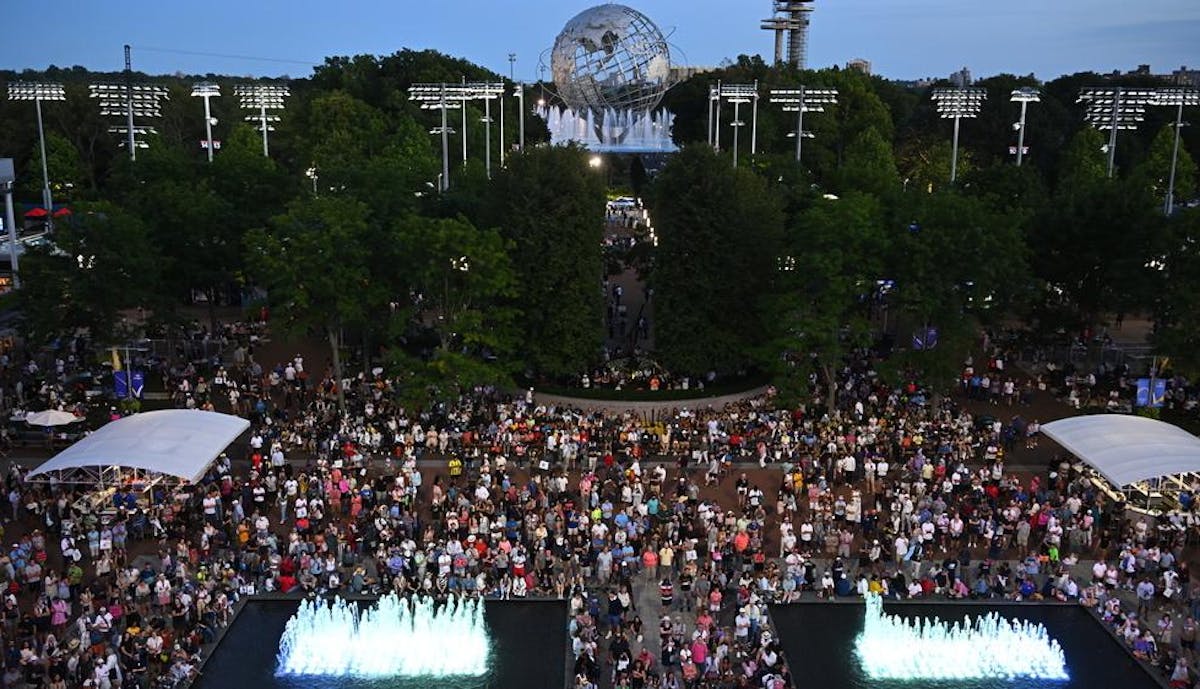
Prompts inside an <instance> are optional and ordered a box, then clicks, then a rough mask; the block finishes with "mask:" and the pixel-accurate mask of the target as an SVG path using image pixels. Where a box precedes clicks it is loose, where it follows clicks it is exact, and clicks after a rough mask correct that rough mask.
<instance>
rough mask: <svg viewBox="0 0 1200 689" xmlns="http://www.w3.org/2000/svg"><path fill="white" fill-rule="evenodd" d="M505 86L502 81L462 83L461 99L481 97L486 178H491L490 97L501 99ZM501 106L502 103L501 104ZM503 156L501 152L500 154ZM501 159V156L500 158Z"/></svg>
mask: <svg viewBox="0 0 1200 689" xmlns="http://www.w3.org/2000/svg"><path fill="white" fill-rule="evenodd" d="M507 90H508V89H506V88H505V86H504V84H503V83H502V82H478V83H470V84H467V83H464V84H463V85H462V95H461V97H462V98H463V100H477V99H483V117H482V118H481V119H480V120H479V121H480V122H483V123H484V125H485V126H486V127H487V131H485V132H484V151H485V153H484V165H485V166H486V168H487V176H488V179H491V178H492V99H493V98H501V99H503V97H504V93H505V91H507ZM501 107H502V108H503V105H501ZM463 126H464V127H466V109H465V108H464V112H463ZM501 156H503V154H501ZM466 159H467V137H466V132H465V130H464V133H463V160H464V161H465V160H466ZM502 159H503V158H502Z"/></svg>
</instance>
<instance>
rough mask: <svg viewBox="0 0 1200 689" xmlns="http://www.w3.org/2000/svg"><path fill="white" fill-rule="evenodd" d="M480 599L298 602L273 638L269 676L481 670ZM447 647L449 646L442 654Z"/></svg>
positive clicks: (485, 648) (484, 657)
mask: <svg viewBox="0 0 1200 689" xmlns="http://www.w3.org/2000/svg"><path fill="white" fill-rule="evenodd" d="M483 610H484V604H483V602H482V601H480V600H478V599H475V600H464V599H458V600H457V601H455V600H451V601H450V603H449V604H447V605H445V606H443V607H441V608H439V609H437V611H436V612H435V610H434V604H433V601H432V600H430V599H417V600H413V601H409V600H408V599H405V598H400V597H398V596H396V595H394V594H389V595H387V596H384V597H383V598H380V599H379V602H378V603H377V604H376V605H373V606H371V607H369V608H366V609H364V610H361V611H360V609H359V606H358V604H357V603H354V602H352V601H346V600H343V599H341V598H338V599H336V600H334V601H333V603H331V604H330V603H326V602H324V601H321V600H306V601H304V602H303V603H301V605H300V609H299V610H297V611H296V614H295V615H293V616H292V618H291V619H290V620H288V623H287V626H286V627H285V628H284V630H283V636H282V637H281V638H280V640H279V666H278V668H277V669H276V672H275V674H276V675H304V676H312V675H321V676H329V677H355V678H363V679H369V678H384V677H452V676H480V675H484V674H487V669H488V654H489V652H490V643H489V641H488V633H487V625H486V623H485V621H484V619H483ZM448 649H453V652H452V653H451V652H448Z"/></svg>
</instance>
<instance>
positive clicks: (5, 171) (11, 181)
mask: <svg viewBox="0 0 1200 689" xmlns="http://www.w3.org/2000/svg"><path fill="white" fill-rule="evenodd" d="M16 183H17V175H16V170H15V169H14V168H13V161H12V158H0V191H3V192H4V226H5V228H6V229H8V264H9V267H10V268H12V286H13V289H17V288H18V287H20V286H21V281H20V278H19V277H17V260H18V259H17V219H16V217H15V216H14V214H13V197H12V192H13V186H15V185H16Z"/></svg>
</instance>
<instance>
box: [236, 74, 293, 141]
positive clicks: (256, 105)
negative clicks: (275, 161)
mask: <svg viewBox="0 0 1200 689" xmlns="http://www.w3.org/2000/svg"><path fill="white" fill-rule="evenodd" d="M233 95H235V96H237V97H238V102H239V103H240V104H241V106H242V108H243V109H244V110H250V111H252V112H255V111H257V114H250V115H247V116H246V121H247V122H255V121H257V122H258V128H259V129H260V130H261V131H262V141H263V157H267V156H268V155H270V150H271V149H270V142H269V141H268V136H267V133H268V132H271V131H274V130H275V128H274V127H272V126H271V123H272V122H278V121H279V120H280V118H279V115H275V114H269V113H268V112H267V111H268V110H283V109H284V107H285V106H284V102H283V99H285V98H287V97H288V96H290V95H291V90H290V89H288V87H287V86H284V85H281V84H237V85H236V86H234V87H233Z"/></svg>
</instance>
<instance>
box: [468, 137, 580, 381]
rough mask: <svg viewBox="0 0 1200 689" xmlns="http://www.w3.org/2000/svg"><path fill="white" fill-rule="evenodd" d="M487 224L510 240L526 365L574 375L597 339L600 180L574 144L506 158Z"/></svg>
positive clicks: (548, 371) (544, 370) (492, 192)
mask: <svg viewBox="0 0 1200 689" xmlns="http://www.w3.org/2000/svg"><path fill="white" fill-rule="evenodd" d="M487 218H488V220H487V222H486V224H487V225H491V226H496V227H499V228H500V231H501V233H502V235H503V236H504V237H505V238H506V239H507V240H508V241H509V242H511V244H510V247H511V256H512V263H513V265H514V266H515V267H516V270H517V276H518V282H519V285H520V304H521V308H522V311H523V315H522V318H521V326H522V327H521V331H522V332H521V340H522V345H523V347H524V348H525V350H526V351H527V352H528V357H527V363H528V364H529V366H530V367H531V368H532V369H533V370H534V371H536V372H538V373H542V374H546V375H550V376H558V377H562V376H574V375H575V374H577V373H578V372H579V371H581V370H584V369H585V368H586V367H587V366H589V365H591V364H592V363H594V362H595V361H596V360H597V358H598V355H599V352H600V347H601V343H602V342H603V341H604V332H603V328H604V297H603V295H602V294H601V292H600V285H601V281H602V279H603V275H602V272H603V269H604V260H603V255H602V252H601V244H602V242H603V231H604V226H603V219H604V186H603V182H602V181H601V178H600V175H598V174H595V171H594V170H591V169H590V168H589V167H588V163H587V153H586V152H585V151H584V150H583V149H580V148H576V147H557V146H556V147H552V148H535V149H528V150H527V151H525V152H524V153H521V154H519V155H515V156H513V157H512V158H511V159H510V160H509V162H508V167H507V168H506V169H505V170H503V171H501V172H500V174H499V175H498V176H497V177H496V179H495V183H494V184H493V186H492V188H491V204H490V211H489V212H488V214H487Z"/></svg>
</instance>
